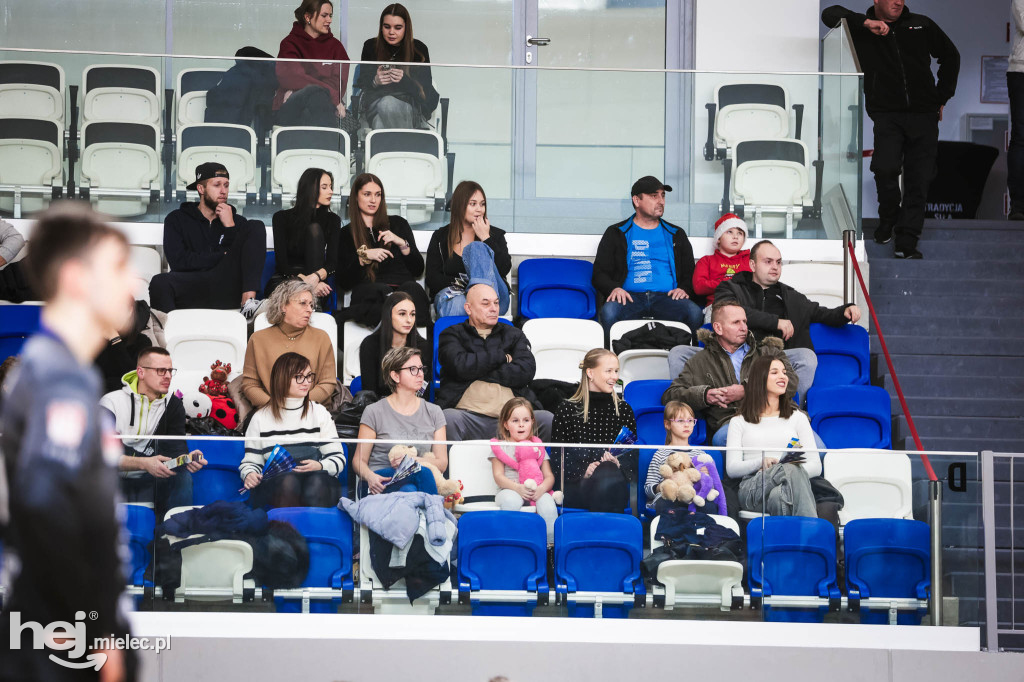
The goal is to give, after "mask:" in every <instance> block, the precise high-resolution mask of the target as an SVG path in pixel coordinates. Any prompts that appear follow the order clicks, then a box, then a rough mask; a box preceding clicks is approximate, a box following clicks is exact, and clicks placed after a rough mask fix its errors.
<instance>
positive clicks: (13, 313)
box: [0, 303, 43, 362]
mask: <svg viewBox="0 0 1024 682" xmlns="http://www.w3.org/2000/svg"><path fill="white" fill-rule="evenodd" d="M42 311H43V307H42V306H41V305H35V304H31V303H21V304H17V305H3V306H0V362H3V361H4V360H6V359H7V358H8V357H10V356H12V355H17V354H18V353H20V352H21V347H22V346H24V345H25V341H26V340H28V337H30V336H32V335H33V334H35V333H36V332H37V331H39V315H40V313H41V312H42Z"/></svg>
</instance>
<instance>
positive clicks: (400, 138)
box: [364, 129, 448, 225]
mask: <svg viewBox="0 0 1024 682" xmlns="http://www.w3.org/2000/svg"><path fill="white" fill-rule="evenodd" d="M364 144H365V147H366V156H365V164H366V165H365V168H366V172H367V173H373V174H374V175H376V176H377V177H379V178H380V179H381V181H382V182H383V183H384V187H385V188H386V190H387V199H388V207H389V208H390V209H391V210H393V211H394V210H396V209H397V210H398V212H399V213H400V214H401V216H402V217H403V218H405V219H406V220H408V221H409V223H410V224H412V225H417V224H420V223H425V222H427V221H429V220H430V217H431V215H432V213H433V212H434V211H435V210H441V209H442V208H443V206H444V199H445V193H446V192H447V190H448V160H447V158H446V156H445V152H444V140H443V139H441V136H440V135H439V134H438V133H436V132H434V131H433V130H397V129H394V130H392V129H379V130H371V131H370V132H369V133H368V134H367V136H366V140H365V142H364Z"/></svg>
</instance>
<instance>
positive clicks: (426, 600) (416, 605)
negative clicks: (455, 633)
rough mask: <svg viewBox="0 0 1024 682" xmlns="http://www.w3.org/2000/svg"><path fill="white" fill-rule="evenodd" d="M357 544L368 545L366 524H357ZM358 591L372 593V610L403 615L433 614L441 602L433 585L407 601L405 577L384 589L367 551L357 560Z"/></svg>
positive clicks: (438, 589) (439, 590)
mask: <svg viewBox="0 0 1024 682" xmlns="http://www.w3.org/2000/svg"><path fill="white" fill-rule="evenodd" d="M359 546H360V547H367V548H368V547H369V546H370V533H369V531H368V530H367V528H366V526H364V525H360V526H359ZM359 591H360V592H361V593H362V594H363V595H367V594H372V595H373V612H374V613H388V614H403V615H410V614H415V615H425V616H429V615H433V613H434V611H436V610H437V605H438V604H439V603H440V602H441V589H440V587H436V586H435V587H433V588H431V589H430V591H429V592H427V593H426V594H425V595H423V596H422V597H420V598H419V599H417V600H416V601H414V602H413V603H411V604H410V603H409V597H408V596H407V595H406V592H405V578H402V579H400V580H399V581H398V582H396V583H395V584H393V585H392V586H391V587H389V588H388V589H384V583H382V582H381V580H380V578H378V577H377V573H376V572H375V571H374V570H373V562H372V561H370V556H369V553H367V554H366V558H365V559H363V560H362V561H360V562H359Z"/></svg>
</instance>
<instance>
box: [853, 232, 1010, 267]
mask: <svg viewBox="0 0 1024 682" xmlns="http://www.w3.org/2000/svg"><path fill="white" fill-rule="evenodd" d="M864 246H865V250H866V251H867V254H868V260H869V262H870V263H871V267H872V269H874V267H875V265H878V264H880V263H882V262H894V263H904V262H906V261H902V260H898V259H896V258H894V257H893V255H892V253H893V245H892V244H876V243H875V242H874V241H873V240H872V239H870V238H869V239H868V240H867V241H866V242H865V244H864ZM921 252H922V253H923V254H924V260H922V261H917V262H919V263H933V262H942V261H951V260H952V261H959V260H961V259H967V260H985V259H990V258H991V257H992V253H993V248H992V245H991V243H985V242H981V241H977V242H975V241H964V240H953V239H949V240H943V239H925V240H924V241H923V242H922V243H921Z"/></svg>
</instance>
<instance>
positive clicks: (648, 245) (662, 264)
mask: <svg viewBox="0 0 1024 682" xmlns="http://www.w3.org/2000/svg"><path fill="white" fill-rule="evenodd" d="M626 264H627V266H628V268H629V272H628V274H627V275H626V286H625V289H626V291H660V292H667V291H671V290H672V289H675V288H676V283H675V280H674V278H673V277H672V236H671V235H670V234H669V233H668V230H664V229H662V228H661V226H658V227H656V228H654V229H653V230H645V229H644V228H642V227H638V226H637V225H635V224H634V225H632V226H630V228H629V231H627V232H626Z"/></svg>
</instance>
